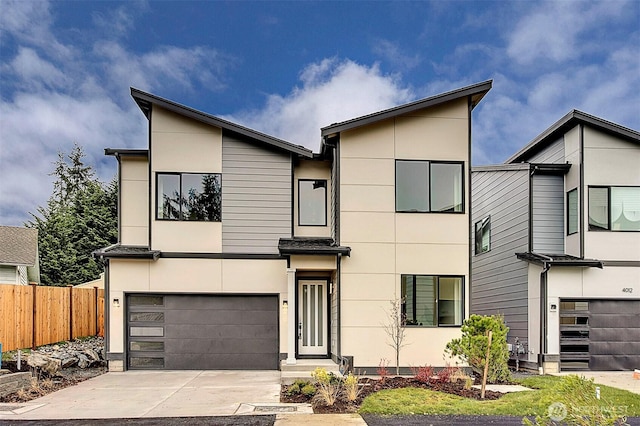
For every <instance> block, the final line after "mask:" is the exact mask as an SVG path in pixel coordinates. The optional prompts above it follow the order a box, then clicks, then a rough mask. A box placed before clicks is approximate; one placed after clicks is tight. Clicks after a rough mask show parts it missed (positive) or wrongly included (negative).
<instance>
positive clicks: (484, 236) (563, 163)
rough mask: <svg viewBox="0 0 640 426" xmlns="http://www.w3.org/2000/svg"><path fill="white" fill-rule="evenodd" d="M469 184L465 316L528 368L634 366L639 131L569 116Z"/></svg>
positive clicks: (638, 303) (638, 319)
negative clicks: (498, 331)
mask: <svg viewBox="0 0 640 426" xmlns="http://www.w3.org/2000/svg"><path fill="white" fill-rule="evenodd" d="M472 183H473V194H472V204H473V224H474V229H473V231H474V232H473V234H474V256H473V260H472V265H473V267H472V276H473V280H472V296H471V300H472V302H471V309H472V312H473V313H479V314H496V313H499V314H502V315H504V318H505V321H506V323H507V325H508V326H509V327H510V332H509V343H510V344H511V345H512V348H513V351H514V357H516V356H517V357H518V358H519V359H520V360H522V361H523V362H524V363H525V364H529V366H530V367H533V368H543V369H544V370H545V371H557V370H558V369H562V370H572V369H592V370H625V369H633V368H638V366H640V133H639V132H637V131H635V130H631V129H628V128H625V127H622V126H620V125H617V124H615V123H611V122H609V121H605V120H603V119H601V118H598V117H594V116H592V115H589V114H585V113H584V112H581V111H577V110H574V111H571V112H569V113H568V114H567V115H565V116H564V117H562V118H561V119H560V120H559V121H558V122H556V123H555V124H554V125H552V126H551V127H549V128H548V129H547V130H545V131H544V132H543V133H541V134H540V135H539V136H538V137H536V138H535V139H534V140H533V141H531V142H530V143H529V144H527V145H526V146H525V147H524V148H522V149H521V150H520V151H518V152H517V153H515V154H514V155H513V156H512V157H511V158H509V159H508V160H507V161H506V162H505V163H504V164H499V165H494V166H484V167H475V168H474V169H473V171H472ZM517 343H520V344H517ZM518 348H519V349H520V350H518Z"/></svg>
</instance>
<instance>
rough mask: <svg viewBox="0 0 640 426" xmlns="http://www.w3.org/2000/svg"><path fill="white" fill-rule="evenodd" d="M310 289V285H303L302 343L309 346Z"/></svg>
mask: <svg viewBox="0 0 640 426" xmlns="http://www.w3.org/2000/svg"><path fill="white" fill-rule="evenodd" d="M308 311H309V289H308V286H306V285H303V286H302V320H301V321H302V345H303V346H308V344H309V340H308V338H307V329H308V328H309V316H308Z"/></svg>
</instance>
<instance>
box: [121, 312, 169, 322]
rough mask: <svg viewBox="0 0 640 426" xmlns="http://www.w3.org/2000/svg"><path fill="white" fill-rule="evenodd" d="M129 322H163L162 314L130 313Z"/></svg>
mask: <svg viewBox="0 0 640 426" xmlns="http://www.w3.org/2000/svg"><path fill="white" fill-rule="evenodd" d="M129 321H149V322H164V312H131V313H130V314H129Z"/></svg>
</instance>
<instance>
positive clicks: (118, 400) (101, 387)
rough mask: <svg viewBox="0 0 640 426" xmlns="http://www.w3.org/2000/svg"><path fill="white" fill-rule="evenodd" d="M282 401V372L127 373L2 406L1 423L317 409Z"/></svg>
mask: <svg viewBox="0 0 640 426" xmlns="http://www.w3.org/2000/svg"><path fill="white" fill-rule="evenodd" d="M279 400H280V372H279V371H127V372H124V373H106V374H103V375H100V376H97V377H94V378H92V379H89V380H86V381H84V382H82V383H79V384H78V385H76V386H71V387H68V388H65V389H61V390H59V391H57V392H53V393H51V394H49V395H46V396H43V397H42V398H38V399H35V400H33V401H29V402H26V403H16V404H0V405H2V407H0V422H2V421H5V420H39V419H116V418H149V417H180V416H183V417H187V416H224V415H255V414H277V413H292V414H293V413H312V410H311V407H310V406H309V405H308V404H281V403H280V402H279Z"/></svg>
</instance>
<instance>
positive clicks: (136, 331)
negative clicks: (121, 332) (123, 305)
mask: <svg viewBox="0 0 640 426" xmlns="http://www.w3.org/2000/svg"><path fill="white" fill-rule="evenodd" d="M129 330H130V331H129V333H130V335H131V336H154V337H162V336H164V328H163V327H130V329H129Z"/></svg>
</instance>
